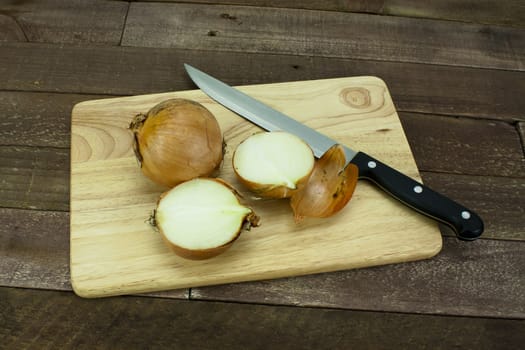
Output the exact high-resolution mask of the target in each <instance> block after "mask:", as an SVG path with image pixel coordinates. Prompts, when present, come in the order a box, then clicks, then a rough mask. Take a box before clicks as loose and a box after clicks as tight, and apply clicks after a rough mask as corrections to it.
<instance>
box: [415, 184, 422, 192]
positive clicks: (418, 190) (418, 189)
mask: <svg viewBox="0 0 525 350" xmlns="http://www.w3.org/2000/svg"><path fill="white" fill-rule="evenodd" d="M414 192H416V193H421V192H423V187H421V186H419V185H417V186H415V187H414Z"/></svg>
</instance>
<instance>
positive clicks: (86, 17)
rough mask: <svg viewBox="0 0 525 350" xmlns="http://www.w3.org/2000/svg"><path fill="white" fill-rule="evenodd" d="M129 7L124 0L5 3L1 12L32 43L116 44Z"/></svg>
mask: <svg viewBox="0 0 525 350" xmlns="http://www.w3.org/2000/svg"><path fill="white" fill-rule="evenodd" d="M127 10H128V4H127V3H126V2H123V1H101V0H92V1H82V0H68V1H64V0H47V1H16V2H15V3H13V2H11V1H8V2H5V1H4V2H2V3H0V13H4V14H7V15H8V16H10V17H11V18H12V19H13V20H16V22H17V23H18V24H19V26H20V29H21V30H22V31H23V33H24V35H25V37H26V38H27V40H28V41H31V42H49V43H60V44H78V43H91V44H93V43H97V44H106V45H107V44H112V45H118V44H119V43H120V38H121V36H122V31H123V29H124V21H125V18H126V13H127Z"/></svg>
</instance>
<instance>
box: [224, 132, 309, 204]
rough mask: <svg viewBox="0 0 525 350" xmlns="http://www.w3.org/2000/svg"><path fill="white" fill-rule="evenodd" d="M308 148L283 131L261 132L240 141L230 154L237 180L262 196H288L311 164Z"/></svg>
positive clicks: (304, 177) (305, 176)
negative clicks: (232, 153)
mask: <svg viewBox="0 0 525 350" xmlns="http://www.w3.org/2000/svg"><path fill="white" fill-rule="evenodd" d="M314 162H315V160H314V155H313V152H312V150H311V148H310V147H309V146H308V145H307V144H306V143H305V142H304V141H303V140H301V139H300V138H298V137H297V136H295V135H292V134H289V133H287V132H280V131H276V132H261V133H257V134H254V135H252V136H250V137H248V138H247V139H245V140H244V141H242V142H241V143H240V144H239V145H238V146H237V148H236V149H235V152H234V155H233V169H234V171H235V173H236V174H237V176H238V178H239V180H240V181H241V182H242V183H243V184H244V185H245V186H246V187H247V188H248V189H250V190H251V191H252V192H254V193H255V194H257V195H259V196H261V197H265V198H288V197H290V196H291V195H292V193H293V192H294V191H295V190H296V189H297V186H298V184H299V183H300V182H301V181H305V180H306V179H307V178H308V176H309V175H310V173H311V172H312V169H313V167H314Z"/></svg>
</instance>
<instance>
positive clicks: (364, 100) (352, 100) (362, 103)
mask: <svg viewBox="0 0 525 350" xmlns="http://www.w3.org/2000/svg"><path fill="white" fill-rule="evenodd" d="M339 98H340V99H341V101H342V102H343V103H344V104H346V105H348V106H350V107H354V108H367V107H369V106H370V103H371V97H370V91H368V90H367V89H365V88H361V87H351V88H345V89H343V90H342V91H341V93H340V94H339Z"/></svg>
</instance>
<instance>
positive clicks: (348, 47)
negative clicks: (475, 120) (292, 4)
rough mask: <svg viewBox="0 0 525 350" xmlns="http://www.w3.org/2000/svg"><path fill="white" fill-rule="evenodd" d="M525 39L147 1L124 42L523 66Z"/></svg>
mask: <svg viewBox="0 0 525 350" xmlns="http://www.w3.org/2000/svg"><path fill="white" fill-rule="evenodd" d="M379 42H380V43H381V44H380V45H378V44H377V43H379ZM523 42H525V32H523V31H522V30H521V29H518V28H509V27H498V26H488V25H477V24H465V23H459V22H458V23H451V22H448V23H447V22H444V21H433V20H421V19H412V18H406V17H391V16H374V15H367V14H355V13H342V12H332V11H310V10H309V11H305V10H297V9H284V8H281V9H275V8H267V7H244V6H239V7H234V6H221V5H195V4H182V3H181V4H178V3H177V4H174V3H140V2H138V3H132V4H131V6H130V9H129V13H128V17H127V20H126V27H125V30H124V34H123V37H122V45H125V46H144V47H155V48H159V47H166V48H179V49H181V48H184V49H194V50H214V51H240V52H257V53H272V54H291V55H305V56H316V57H337V58H354V59H369V60H380V61H400V62H418V63H432V64H441V65H454V66H469V67H483V68H498V69H512V70H521V71H523V70H525V61H524V60H523V57H524V56H525V46H524V45H522V44H523ZM444 47H446V50H444V49H443V48H444Z"/></svg>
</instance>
